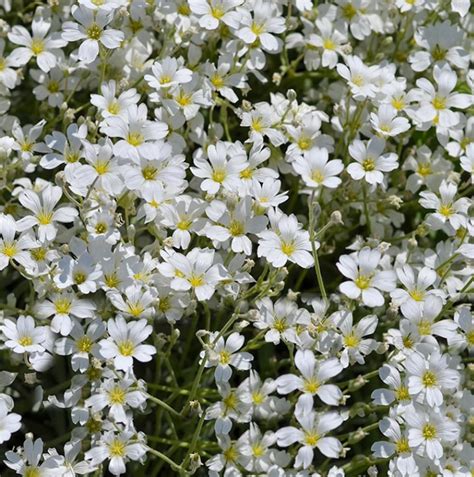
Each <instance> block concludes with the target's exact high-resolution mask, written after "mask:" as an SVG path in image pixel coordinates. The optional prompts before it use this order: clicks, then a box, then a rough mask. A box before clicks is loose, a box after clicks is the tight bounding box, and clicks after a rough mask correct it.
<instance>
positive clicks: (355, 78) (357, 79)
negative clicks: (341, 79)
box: [352, 75, 364, 86]
mask: <svg viewBox="0 0 474 477" xmlns="http://www.w3.org/2000/svg"><path fill="white" fill-rule="evenodd" d="M352 83H353V84H355V85H356V86H362V85H363V84H364V78H363V76H362V75H354V76H353V77H352Z"/></svg>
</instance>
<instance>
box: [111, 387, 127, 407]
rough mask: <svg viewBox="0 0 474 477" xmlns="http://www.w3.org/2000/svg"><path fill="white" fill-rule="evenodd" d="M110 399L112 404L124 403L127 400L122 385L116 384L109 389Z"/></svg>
mask: <svg viewBox="0 0 474 477" xmlns="http://www.w3.org/2000/svg"><path fill="white" fill-rule="evenodd" d="M109 401H110V402H111V403H112V404H123V403H124V402H125V391H124V390H123V389H122V388H121V387H119V386H115V387H114V388H113V389H111V390H110V391H109Z"/></svg>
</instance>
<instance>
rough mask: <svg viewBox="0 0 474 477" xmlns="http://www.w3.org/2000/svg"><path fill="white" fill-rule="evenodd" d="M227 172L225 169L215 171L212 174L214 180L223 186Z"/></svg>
mask: <svg viewBox="0 0 474 477" xmlns="http://www.w3.org/2000/svg"><path fill="white" fill-rule="evenodd" d="M226 175H227V174H226V172H225V170H223V169H215V170H214V171H213V173H212V180H213V181H214V182H217V183H218V184H222V182H224V179H225V178H226Z"/></svg>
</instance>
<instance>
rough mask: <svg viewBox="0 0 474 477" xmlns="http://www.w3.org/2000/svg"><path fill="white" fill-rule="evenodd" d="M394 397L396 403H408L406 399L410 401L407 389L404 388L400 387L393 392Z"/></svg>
mask: <svg viewBox="0 0 474 477" xmlns="http://www.w3.org/2000/svg"><path fill="white" fill-rule="evenodd" d="M395 397H396V398H397V401H408V399H410V394H409V392H408V388H407V387H406V386H400V387H399V388H398V389H397V390H396V391H395Z"/></svg>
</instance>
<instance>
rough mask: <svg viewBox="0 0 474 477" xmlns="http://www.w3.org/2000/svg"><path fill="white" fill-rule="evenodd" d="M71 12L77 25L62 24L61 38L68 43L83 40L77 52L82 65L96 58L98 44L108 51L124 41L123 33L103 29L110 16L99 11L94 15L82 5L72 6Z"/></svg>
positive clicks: (70, 23)
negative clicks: (82, 62)
mask: <svg viewBox="0 0 474 477" xmlns="http://www.w3.org/2000/svg"><path fill="white" fill-rule="evenodd" d="M71 11H72V16H73V17H74V18H75V19H76V20H77V21H78V22H79V23H74V22H66V23H64V25H63V33H62V38H63V39H64V40H66V41H68V42H71V41H79V40H84V41H83V42H82V43H81V45H80V46H79V52H78V58H79V59H80V60H81V61H84V63H86V64H89V63H92V62H93V61H94V60H95V59H96V58H97V55H98V54H99V43H100V44H101V45H103V46H105V47H106V48H108V49H115V48H118V47H119V46H120V44H121V42H122V41H123V40H124V38H125V35H124V34H123V32H121V31H119V30H114V29H112V28H107V29H105V26H106V25H107V24H109V23H110V22H111V21H112V18H113V17H112V15H110V14H108V13H106V12H104V11H101V10H99V11H98V12H95V13H94V12H93V11H91V10H89V9H88V8H86V7H83V6H82V5H81V6H79V7H77V6H76V5H74V6H73V7H72V10H71Z"/></svg>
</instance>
